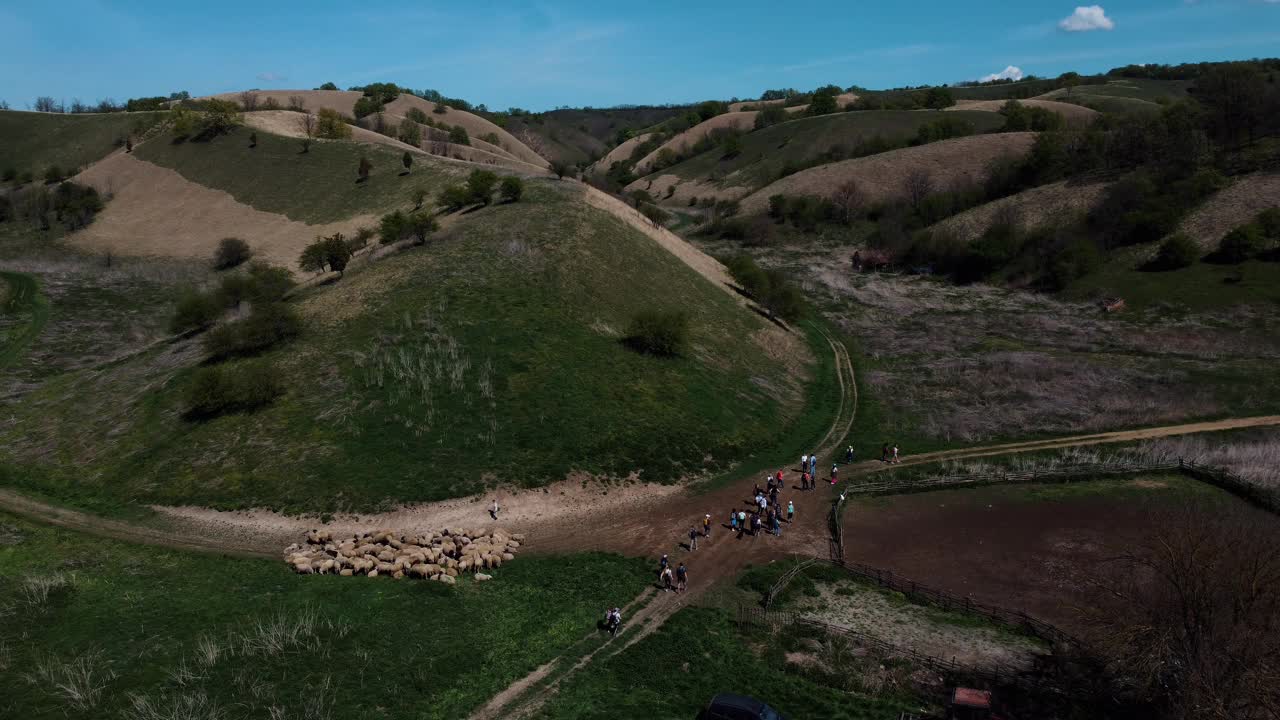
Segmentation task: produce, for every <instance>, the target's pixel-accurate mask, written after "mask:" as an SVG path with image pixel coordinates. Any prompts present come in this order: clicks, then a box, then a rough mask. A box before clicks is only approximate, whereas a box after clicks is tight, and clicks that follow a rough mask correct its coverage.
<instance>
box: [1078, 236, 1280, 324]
mask: <svg viewBox="0 0 1280 720" xmlns="http://www.w3.org/2000/svg"><path fill="white" fill-rule="evenodd" d="M1139 251H1140V249H1139V250H1138V251H1134V252H1124V251H1121V252H1118V253H1116V254H1114V256H1113V261H1112V262H1108V263H1106V264H1105V265H1103V267H1102V268H1101V269H1100V270H1099V271H1098V272H1095V273H1093V274H1091V275H1087V276H1085V277H1084V278H1081V279H1080V280H1078V281H1077V282H1076V283H1075V284H1073V285H1072V286H1071V287H1070V288H1068V289H1067V291H1066V293H1065V296H1066V297H1068V298H1070V299H1088V298H1092V297H1099V296H1103V295H1108V296H1115V297H1122V298H1124V301H1125V305H1126V306H1127V307H1128V308H1130V309H1133V310H1146V309H1149V308H1153V307H1157V306H1169V307H1171V308H1178V309H1181V310H1182V311H1197V310H1222V309H1225V308H1229V307H1233V306H1236V305H1243V304H1252V305H1261V306H1272V307H1274V306H1276V305H1277V304H1280V263H1276V262H1262V261H1258V260H1250V261H1248V262H1244V263H1241V264H1239V265H1218V264H1214V263H1207V262H1197V263H1193V264H1192V265H1190V266H1189V267H1185V268H1181V269H1179V270H1170V271H1167V272H1148V271H1144V270H1140V269H1138V266H1139V262H1138V261H1137V260H1135V259H1134V258H1135V257H1136V256H1137V254H1136V253H1137V252H1139Z"/></svg>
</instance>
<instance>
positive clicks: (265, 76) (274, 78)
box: [258, 72, 289, 83]
mask: <svg viewBox="0 0 1280 720" xmlns="http://www.w3.org/2000/svg"><path fill="white" fill-rule="evenodd" d="M258 79H259V80H261V81H262V82H266V83H275V82H284V81H285V80H288V79H289V78H287V77H285V76H284V75H281V74H280V73H276V72H261V73H258Z"/></svg>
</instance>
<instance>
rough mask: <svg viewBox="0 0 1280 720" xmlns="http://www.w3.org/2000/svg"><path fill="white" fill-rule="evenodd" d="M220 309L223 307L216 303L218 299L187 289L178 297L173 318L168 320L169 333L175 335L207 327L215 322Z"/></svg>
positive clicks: (220, 312) (193, 289) (220, 311)
mask: <svg viewBox="0 0 1280 720" xmlns="http://www.w3.org/2000/svg"><path fill="white" fill-rule="evenodd" d="M222 309H223V305H222V304H221V303H220V302H218V298H216V297H214V296H213V295H211V294H209V293H202V292H200V291H199V290H196V289H195V288H187V289H185V290H183V291H182V294H181V295H179V296H178V302H177V304H176V305H175V306H174V309H173V316H172V317H170V318H169V332H171V333H174V334H177V333H182V332H186V331H188V330H194V329H196V328H202V327H208V326H210V325H212V324H213V323H214V322H216V321H217V319H218V316H219V315H221V314H222Z"/></svg>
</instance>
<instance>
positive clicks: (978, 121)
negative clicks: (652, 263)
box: [655, 110, 1004, 190]
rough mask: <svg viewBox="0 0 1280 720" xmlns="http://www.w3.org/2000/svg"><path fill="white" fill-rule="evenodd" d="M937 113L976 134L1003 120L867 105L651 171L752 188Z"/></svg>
mask: <svg viewBox="0 0 1280 720" xmlns="http://www.w3.org/2000/svg"><path fill="white" fill-rule="evenodd" d="M941 118H947V119H954V120H964V121H968V122H970V123H972V124H973V126H974V129H975V131H976V132H979V133H982V132H986V131H989V130H994V129H996V128H997V127H999V126H1000V125H1001V124H1002V123H1003V122H1004V119H1003V118H1002V117H1001V116H1000V115H999V114H997V113H991V112H981V111H963V110H962V111H955V112H948V113H946V114H945V115H944V114H943V113H942V112H941V111H930V110H867V111H860V112H844V113H834V114H831V115H822V116H819V117H808V118H800V119H797V120H791V121H789V122H784V123H779V124H777V125H773V126H770V127H767V128H764V129H763V130H757V131H754V132H750V133H747V134H746V135H743V136H742V151H741V152H740V153H739V154H738V155H736V156H734V157H730V158H726V157H725V153H724V150H723V149H722V148H721V147H719V146H717V147H714V148H712V149H710V150H708V151H706V152H704V153H702V154H700V155H696V156H694V157H692V158H689V159H688V160H685V161H684V162H681V163H678V164H676V165H672V166H671V167H668V168H666V169H664V170H662V171H660V172H658V173H655V175H676V176H678V177H681V178H685V179H690V180H692V179H702V180H722V181H723V183H724V184H726V185H733V186H737V187H746V188H749V189H751V190H756V189H759V188H761V187H764V186H765V185H768V184H769V183H771V182H773V181H774V180H777V179H778V178H779V177H781V176H783V175H785V174H788V172H787V171H788V170H790V171H794V170H796V169H799V168H803V167H806V166H807V165H809V164H811V162H812V161H815V160H817V159H818V158H820V157H821V156H823V155H826V154H828V153H831V152H832V151H833V150H835V151H837V152H843V153H848V152H852V151H853V150H854V149H855V148H856V147H857V146H858V145H859V143H863V142H866V141H868V140H871V139H873V138H877V137H878V138H881V139H883V140H887V141H889V142H892V143H898V142H903V141H906V140H909V139H912V138H914V137H916V134H917V133H918V132H919V130H920V127H921V126H922V125H925V124H927V123H930V122H935V121H937V120H939V119H941ZM845 157H848V155H847V154H846V155H845Z"/></svg>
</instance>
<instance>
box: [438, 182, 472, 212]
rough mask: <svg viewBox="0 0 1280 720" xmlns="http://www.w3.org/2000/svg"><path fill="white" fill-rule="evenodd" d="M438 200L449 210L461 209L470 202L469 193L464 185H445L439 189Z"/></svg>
mask: <svg viewBox="0 0 1280 720" xmlns="http://www.w3.org/2000/svg"><path fill="white" fill-rule="evenodd" d="M438 202H439V203H440V205H442V206H444V207H445V208H447V209H448V210H450V211H455V210H461V209H462V208H464V207H466V206H467V205H470V204H471V193H470V192H468V191H467V188H466V186H464V185H458V184H457V183H454V184H452V185H446V186H444V188H443V189H441V190H440V197H439V200H438Z"/></svg>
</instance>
